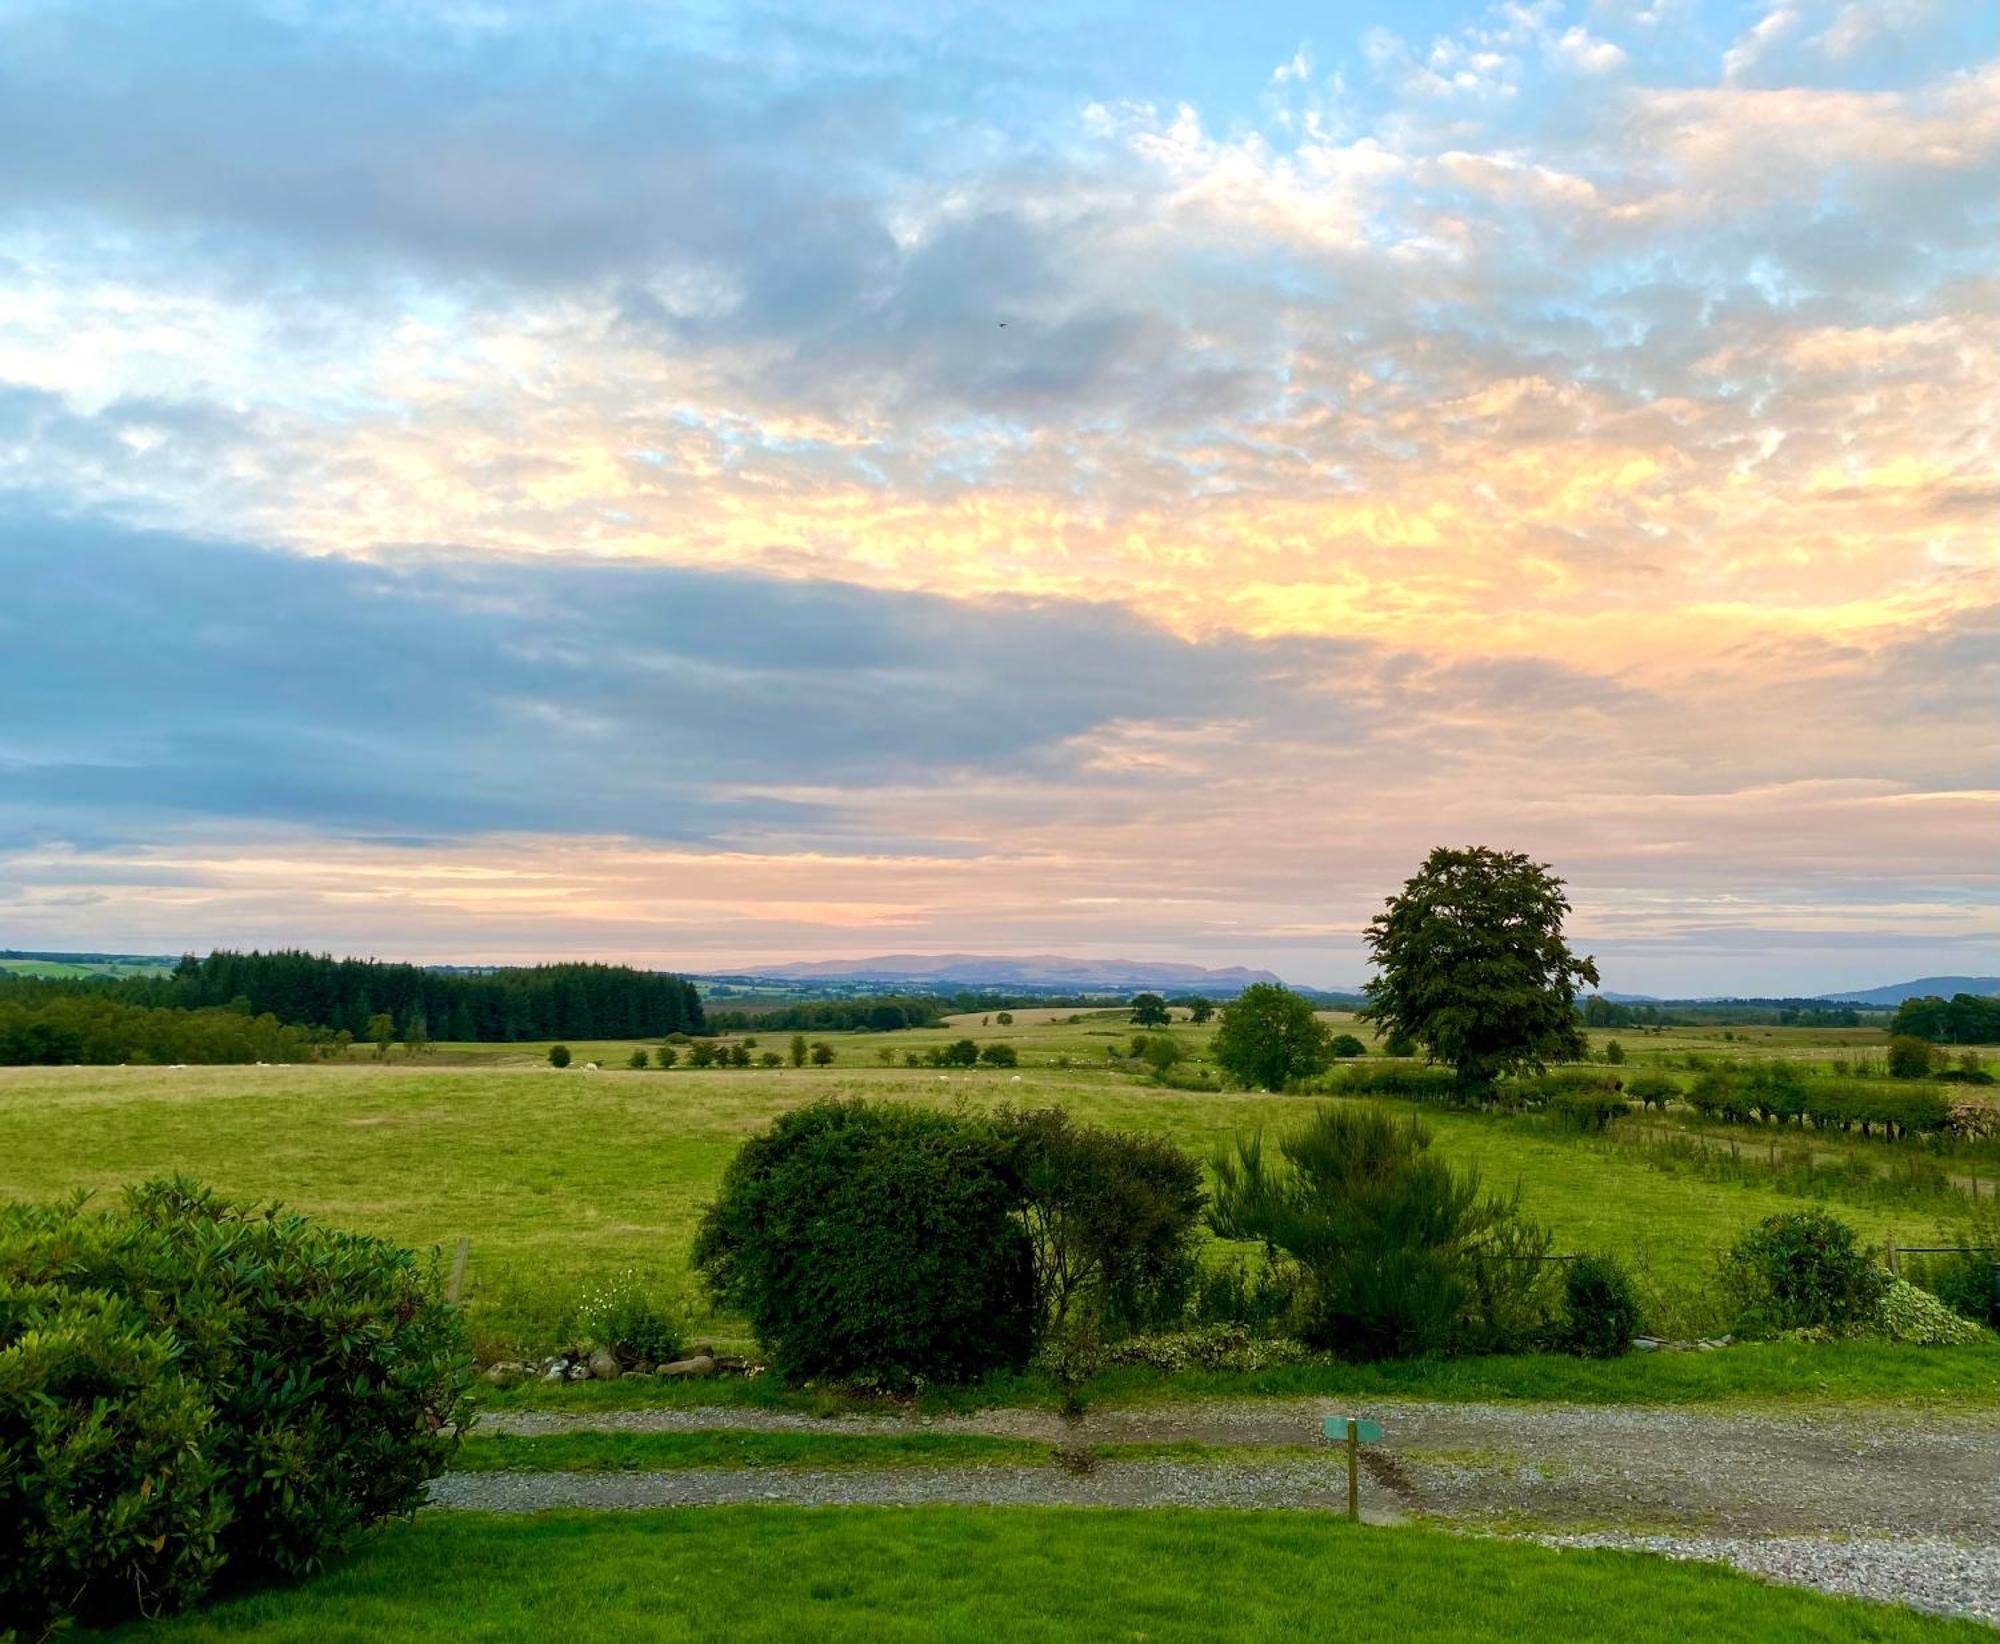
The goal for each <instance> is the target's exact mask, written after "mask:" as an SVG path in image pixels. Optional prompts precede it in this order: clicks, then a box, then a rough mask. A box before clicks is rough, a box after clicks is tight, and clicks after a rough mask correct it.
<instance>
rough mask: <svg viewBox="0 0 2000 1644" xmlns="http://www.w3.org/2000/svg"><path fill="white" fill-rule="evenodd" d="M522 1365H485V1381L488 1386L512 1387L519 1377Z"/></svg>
mask: <svg viewBox="0 0 2000 1644" xmlns="http://www.w3.org/2000/svg"><path fill="white" fill-rule="evenodd" d="M521 1369H522V1367H521V1366H520V1365H518V1364H492V1365H488V1366H487V1367H486V1383H487V1385H488V1386H489V1387H512V1386H513V1385H514V1383H515V1382H517V1381H519V1380H520V1379H521Z"/></svg>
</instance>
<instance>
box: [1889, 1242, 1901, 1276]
mask: <svg viewBox="0 0 2000 1644" xmlns="http://www.w3.org/2000/svg"><path fill="white" fill-rule="evenodd" d="M1889 1274H1890V1277H1892V1278H1897V1279H1900V1278H1901V1277H1902V1276H1903V1269H1902V1265H1901V1264H1900V1263H1899V1262H1898V1261H1897V1260H1896V1235H1895V1234H1893V1233H1891V1234H1890V1235H1889Z"/></svg>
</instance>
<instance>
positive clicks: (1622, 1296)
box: [1563, 1256, 1639, 1359]
mask: <svg viewBox="0 0 2000 1644" xmlns="http://www.w3.org/2000/svg"><path fill="white" fill-rule="evenodd" d="M1638 1328H1639V1298H1638V1294H1637V1292H1636V1291H1635V1290H1634V1289H1633V1287H1632V1276H1631V1275H1630V1274H1629V1273H1627V1272H1626V1271H1625V1267H1624V1264H1623V1263H1622V1262H1620V1261H1619V1260H1618V1259H1617V1258H1616V1257H1615V1256H1579V1257H1577V1259H1576V1260H1575V1261H1573V1262H1571V1263H1569V1270H1568V1271H1567V1272H1566V1273H1565V1274H1564V1275H1563V1339H1564V1341H1565V1342H1566V1343H1567V1344H1568V1346H1569V1350H1570V1351H1571V1352H1572V1353H1581V1354H1583V1355H1584V1356H1585V1357H1586V1358H1593V1359H1610V1358H1616V1357H1617V1356H1618V1355H1619V1354H1620V1353H1624V1352H1627V1351H1629V1350H1630V1348H1631V1346H1632V1337H1633V1335H1634V1334H1635V1333H1636V1332H1637V1330H1638Z"/></svg>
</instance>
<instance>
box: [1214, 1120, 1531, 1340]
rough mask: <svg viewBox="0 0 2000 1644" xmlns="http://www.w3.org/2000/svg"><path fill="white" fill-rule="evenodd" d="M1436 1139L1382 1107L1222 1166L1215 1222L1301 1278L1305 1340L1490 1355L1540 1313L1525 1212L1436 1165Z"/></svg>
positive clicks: (1243, 1148)
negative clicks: (1273, 1153)
mask: <svg viewBox="0 0 2000 1644" xmlns="http://www.w3.org/2000/svg"><path fill="white" fill-rule="evenodd" d="M1430 1141H1431V1138H1430V1133H1429V1132H1428V1131H1427V1130H1425V1129H1424V1127H1423V1126H1422V1125H1420V1124H1418V1123H1417V1122H1416V1121H1414V1120H1412V1121H1410V1122H1408V1123H1398V1122H1397V1121H1395V1120H1394V1119H1392V1118H1390V1117H1389V1116H1388V1115H1387V1114H1386V1113H1383V1112H1381V1111H1380V1110H1378V1109H1374V1108H1367V1107H1357V1106H1352V1105H1342V1106H1339V1107H1323V1108H1321V1109H1319V1110H1318V1111H1317V1112H1316V1113H1315V1114H1314V1115H1313V1116H1312V1118H1311V1119H1309V1120H1308V1121H1307V1122H1306V1123H1305V1124H1303V1125H1301V1126H1299V1127H1298V1128H1296V1129H1294V1130H1292V1131H1290V1132H1288V1133H1287V1134H1285V1135H1284V1136H1283V1137H1282V1138H1281V1139H1280V1141H1279V1144H1278V1153H1279V1156H1280V1157H1279V1158H1278V1159H1276V1160H1273V1159H1268V1158H1267V1157H1266V1156H1265V1153H1264V1146H1263V1137H1262V1135H1261V1133H1260V1134H1259V1135H1256V1136H1253V1137H1247V1138H1239V1139H1238V1141H1237V1144H1236V1147H1235V1150H1234V1152H1233V1153H1224V1154H1221V1155H1219V1156H1218V1157H1217V1159H1216V1161H1215V1173H1216V1188H1215V1202H1214V1206H1213V1209H1212V1210H1211V1213H1210V1221H1211V1224H1212V1225H1213V1226H1214V1228H1215V1231H1216V1232H1217V1233H1218V1234H1220V1235H1221V1236H1222V1237H1224V1238H1229V1239H1254V1240H1257V1241H1258V1242H1260V1243H1262V1244H1264V1245H1265V1246H1266V1247H1267V1248H1268V1249H1270V1250H1273V1251H1280V1252H1283V1253H1284V1255H1286V1256H1287V1257H1289V1258H1290V1259H1291V1260H1292V1261H1293V1262H1294V1263H1296V1264H1297V1266H1298V1269H1299V1271H1300V1274H1301V1277H1302V1279H1303V1289H1304V1297H1303V1305H1302V1307H1301V1315H1302V1317H1301V1334H1302V1335H1303V1337H1304V1339H1305V1340H1306V1341H1307V1343H1308V1344H1310V1345H1312V1346H1314V1347H1321V1348H1328V1349H1331V1350H1333V1351H1335V1352H1339V1353H1343V1354H1346V1355H1349V1356H1352V1357H1355V1358H1369V1359H1373V1358H1391V1357H1401V1356H1406V1355H1411V1354H1420V1353H1434V1352H1455V1351H1466V1350H1469V1349H1488V1348H1492V1347H1496V1346H1500V1345H1503V1344H1504V1338H1505V1337H1506V1336H1507V1335H1508V1334H1509V1333H1510V1332H1511V1330H1512V1329H1513V1328H1514V1327H1515V1325H1516V1324H1517V1322H1518V1321H1519V1320H1521V1319H1522V1318H1523V1317H1524V1316H1528V1315H1531V1314H1532V1313H1533V1312H1534V1303H1533V1293H1534V1291H1535V1290H1536V1289H1537V1288H1538V1286H1539V1284H1540V1279H1539V1277H1538V1275H1537V1273H1536V1271H1535V1270H1536V1269H1537V1268H1538V1267H1539V1266H1540V1265H1541V1264H1540V1263H1539V1262H1535V1261H1527V1260H1515V1259H1512V1258H1515V1257H1519V1256H1525V1255H1531V1254H1535V1253H1538V1252H1539V1251H1545V1249H1546V1237H1545V1236H1544V1235H1541V1234H1540V1233H1539V1230H1535V1229H1533V1228H1532V1227H1531V1225H1529V1224H1526V1223H1524V1222H1523V1221H1522V1219H1521V1218H1520V1216H1519V1209H1518V1205H1517V1204H1515V1203H1514V1202H1511V1201H1509V1200H1504V1199H1498V1198H1492V1197H1488V1196H1487V1195H1485V1194H1483V1193H1482V1192H1481V1191H1480V1187H1479V1178H1478V1176H1477V1174H1476V1173H1475V1172H1471V1171H1467V1172H1464V1173H1461V1172H1459V1171H1455V1170H1454V1169H1453V1168H1452V1167H1451V1166H1450V1165H1449V1164H1447V1163H1446V1162H1445V1161H1444V1160H1443V1159H1441V1158H1438V1157H1436V1156H1434V1155H1432V1154H1431V1153H1430V1152H1429V1148H1430Z"/></svg>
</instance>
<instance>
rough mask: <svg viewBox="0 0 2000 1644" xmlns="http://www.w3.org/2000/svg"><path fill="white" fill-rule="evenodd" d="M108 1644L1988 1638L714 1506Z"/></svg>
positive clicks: (1123, 1520) (410, 1561) (1889, 1616)
mask: <svg viewBox="0 0 2000 1644" xmlns="http://www.w3.org/2000/svg"><path fill="white" fill-rule="evenodd" d="M111 1636H113V1637H115V1638H117V1639H119V1640H129V1641H131V1644H137V1641H139V1640H146V1641H148V1644H224V1641H231V1644H294V1641H296V1640H299V1639H304V1638H310V1639H313V1640H315V1644H437V1641H442V1640H446V1639H450V1640H453V1641H454V1644H460V1641H492V1644H502V1641H504V1644H515V1641H518V1640H521V1639H541V1638H576V1637H587V1638H595V1639H616V1640H619V1641H621V1644H647V1641H653V1640H658V1641H662V1644H665V1641H676V1644H678V1641H679V1640H683V1639H689V1638H704V1637H716V1638H728V1639H733V1640H744V1641H771V1644H776V1641H780V1640H782V1641H787V1644H790V1641H797V1640H806V1639H811V1640H815V1641H818V1640H832V1641H840V1640H852V1641H855V1644H863V1641H865V1644H878V1641H884V1640H888V1641H893V1640H910V1641H912V1644H915V1641H918V1640H922V1641H923V1644H938V1641H952V1640H964V1641H966V1644H1061V1641H1067V1640H1072V1639H1086V1640H1120V1641H1140V1644H1179V1641H1187V1644H1197V1641H1199V1644H1207V1641H1209V1640H1213V1639H1217V1638H1230V1639H1242V1640H1248V1641H1263V1640H1269V1641H1272V1644H1276V1641H1279V1640H1292V1639H1300V1638H1319V1637H1338V1638H1340V1639H1343V1640H1361V1641H1367V1640H1383V1641H1394V1644H1406V1641H1409V1640H1436V1641H1439V1644H1445V1641H1471V1640H1489V1639H1490V1640H1517V1639H1519V1640H1527V1639H1544V1638H1562V1639H1570V1640H1594V1639H1616V1640H1618V1641H1619V1644H1653V1641H1658V1644H1678V1641H1680V1640H1683V1639H1690V1638H1699V1639H1704V1640H1711V1641H1734V1640H1745V1641H1748V1640H1759V1641H1764V1640H1769V1641H1772V1644H1776V1641H1780V1640H1783V1641H1785V1644H1814V1641H1821V1640H1824V1641H1828V1644H1831V1641H1834V1640H1879V1641H1883V1644H1890V1641H1900V1640H1911V1641H1917V1640H1938V1641H1940V1644H1942V1641H1944V1640H1951V1639H1961V1640H1965V1641H1967V1644H1972V1641H1974V1640H1980V1639H1986V1640H1990V1639H1991V1638H1992V1633H1991V1631H1990V1630H1989V1629H1986V1628H1983V1627H1979V1626H1976V1625H1974V1624H1973V1623H1970V1622H1949V1621H1941V1620H1933V1619H1930V1618H1927V1617H1923V1616H1918V1615H1915V1614H1912V1613H1910V1612H1908V1611H1903V1610H1895V1609H1889V1608H1886V1607H1881V1606H1875V1605H1866V1604H1860V1603H1856V1602H1853V1601H1849V1600H1843V1599H1833V1598H1825V1597H1822V1596H1820V1595H1818V1594H1815V1593H1806V1592H1798V1591H1793V1590H1789V1589H1784V1588H1776V1587H1767V1586H1764V1585H1762V1584H1760V1583H1758V1582H1755V1581H1752V1580H1750V1579H1748V1578H1747V1577H1744V1576H1739V1575H1735V1574H1732V1573H1730V1572H1727V1571H1724V1570H1719V1569H1716V1568H1713V1567H1710V1566H1706V1565H1697V1564H1674V1563H1669V1562H1667V1561H1665V1560H1663V1559H1658V1558H1653V1557H1649V1556H1646V1555H1644V1554H1636V1553H1616V1552H1603V1551H1575V1550H1571V1551H1561V1552H1558V1551H1553V1550H1550V1549H1548V1548H1543V1547H1537V1546H1531V1545H1525V1544H1520V1543H1513V1542H1502V1541H1486V1540H1480V1539H1474V1538H1460V1537H1455V1536H1450V1535H1446V1534H1442V1533H1439V1532H1434V1531H1429V1530H1421V1529H1393V1530H1385V1529H1375V1528H1365V1527H1359V1526H1350V1525H1347V1524H1345V1523H1342V1522H1339V1521H1337V1520H1333V1519H1330V1518H1328V1517H1325V1516H1322V1515H1317V1514H1289V1513H1285V1514H1280V1513H1226V1512H1210V1511H1187V1512H1172V1513H1165V1512H1146V1511H1139V1512H1117V1511H1109V1510H1101V1509H1086V1510H1081V1511H1079V1510H1067V1511H1066V1510H1063V1509H1055V1508H1000V1509H994V1508H964V1507H953V1508H902V1509H880V1508H863V1507H851V1508H837V1509H832V1510H806V1509H796V1508H769V1507H713V1508H696V1509H692V1510H679V1511H657V1512H632V1513H618V1514H596V1515H585V1514H543V1515H538V1516H535V1517H531V1518H521V1519H501V1518H491V1517H483V1516H479V1515H473V1514H427V1515H425V1516H424V1517H423V1518H421V1519H419V1520H418V1521H417V1523H416V1524H414V1525H409V1526H398V1527H396V1528H394V1529H392V1530H390V1531H389V1532H388V1533H387V1534H385V1535H383V1536H381V1537H379V1538H378V1539H376V1540H375V1541H373V1542H372V1543H371V1544H369V1545H368V1546H367V1547H366V1548H365V1549H364V1550H363V1551H362V1552H360V1553H359V1554H358V1555H357V1556H355V1557H353V1558H352V1559H349V1560H347V1561H345V1562H343V1563H340V1564H338V1565H336V1566H335V1567H334V1568H333V1569H332V1570H330V1571H329V1572H328V1573H327V1574H325V1575H324V1576H321V1577H319V1578H318V1579H316V1580H314V1581H313V1582H311V1583H310V1584H308V1585H306V1586H303V1587H298V1588H291V1589H281V1590H277V1591H272V1592H266V1593H260V1594H256V1595H253V1596H249V1597H245V1598H240V1599H236V1600H232V1601H226V1602H223V1603H220V1604H217V1605H215V1606H214V1607H213V1608H212V1609H210V1610H208V1611H206V1612H204V1613H202V1614H199V1615H194V1616H189V1617H186V1618H183V1619H179V1620H169V1621H165V1622H158V1623H141V1624H135V1625H134V1626H131V1627H128V1628H125V1629H122V1630H120V1631H119V1632H117V1633H116V1634H114V1635H111Z"/></svg>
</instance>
